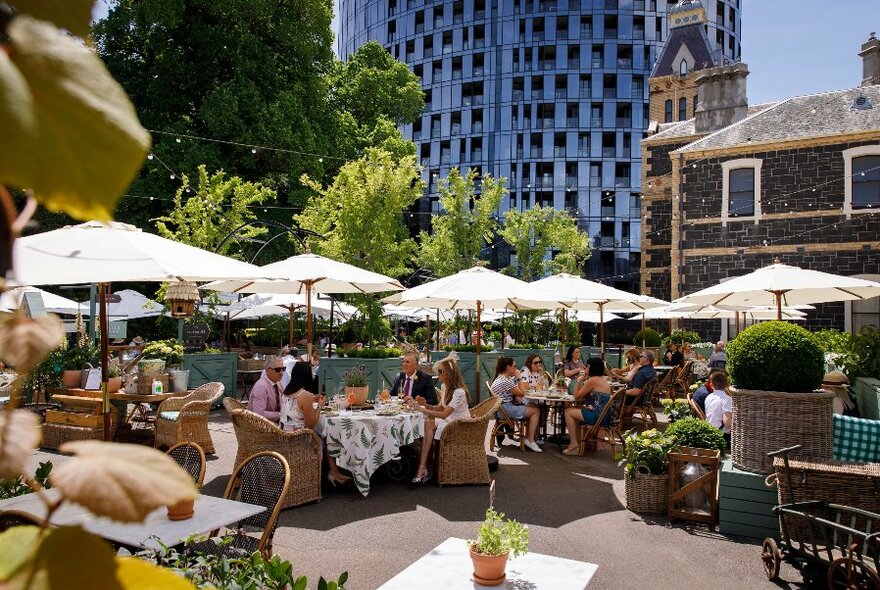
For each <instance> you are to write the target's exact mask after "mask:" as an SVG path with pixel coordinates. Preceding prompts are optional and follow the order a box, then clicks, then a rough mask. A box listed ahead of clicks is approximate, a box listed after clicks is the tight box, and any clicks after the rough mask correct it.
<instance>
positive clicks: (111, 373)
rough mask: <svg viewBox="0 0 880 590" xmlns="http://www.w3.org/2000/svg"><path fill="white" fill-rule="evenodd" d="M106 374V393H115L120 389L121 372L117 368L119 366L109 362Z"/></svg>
mask: <svg viewBox="0 0 880 590" xmlns="http://www.w3.org/2000/svg"><path fill="white" fill-rule="evenodd" d="M107 374H108V377H109V379H107V392H108V393H116V392H117V391H119V390H120V389H122V370H121V369H120V368H119V365H118V364H116V363H115V362H111V363H110V365H109V366H108V367H107Z"/></svg>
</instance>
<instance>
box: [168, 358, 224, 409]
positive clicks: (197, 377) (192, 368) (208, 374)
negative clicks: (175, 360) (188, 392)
mask: <svg viewBox="0 0 880 590" xmlns="http://www.w3.org/2000/svg"><path fill="white" fill-rule="evenodd" d="M182 368H183V369H188V370H189V388H190V389H195V388H196V387H198V386H199V385H204V384H205V383H211V382H213V381H219V382H220V383H222V384H223V396H224V397H225V396H227V395H229V396H232V397H235V390H236V387H237V383H238V374H237V371H238V355H237V354H236V353H234V352H218V353H215V354H185V355H183V367H182ZM221 402H222V398H221V400H218V402H217V404H215V405H214V407H215V408H216V407H219V406H220V404H221Z"/></svg>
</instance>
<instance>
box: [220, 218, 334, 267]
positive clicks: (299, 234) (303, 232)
mask: <svg viewBox="0 0 880 590" xmlns="http://www.w3.org/2000/svg"><path fill="white" fill-rule="evenodd" d="M257 225H263V226H268V227H273V228H276V229H279V230H281V231H279V232H278V233H277V234H275V235H274V236H272V237H271V238H269V239H268V240H266V241H265V242H264V243H263V245H262V246H260V248H259V249H258V250H257V251H256V253H254V255H253V256H251V259H250V260H248V262H250V263H251V264H253V263H254V261H255V260H256V259H257V257H258V256H259V255H260V254H261V253H262V252H263V250H265V249H266V246H268V245H269V244H271V243H272V242H274V241H275V240H277V239H278V238H279V237H281V236H284V235H291V236H293V237H294V238H296V239H297V241H298V242H299V243H300V245H301V246H303V247H304V246H305V240H306V238H307V237H315V238H320V239H322V240H325V239H327V238H326V237H325V236H323V235H321V234H319V233H317V232H314V231H312V230H310V229H304V228H302V227H298V228H296V229H294V228H292V227H290V226H289V225H287V224H285V223H281V222H280V221H275V220H274V219H254V220H251V221H247V222H245V223H242V224H241V225H239V226H238V227H237V228H235V229H234V230H232V231H231V232H229V233H228V234H226V237H224V238H223V240H221V241H220V243H219V244H218V245H217V247H216V248H215V249H214V252H216V253H218V254H219V253H220V250H221V249H222V248H223V246H225V245H226V242H228V241H229V240H230V239H232V238H234V237H235V236H237V235H238V233H239V232H240V231H242V230H243V229H244V228H246V227H252V226H257Z"/></svg>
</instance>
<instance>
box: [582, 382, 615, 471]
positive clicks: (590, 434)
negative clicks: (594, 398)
mask: <svg viewBox="0 0 880 590" xmlns="http://www.w3.org/2000/svg"><path fill="white" fill-rule="evenodd" d="M624 397H626V394H625V393H624V390H623V389H618V390H617V391H615V392H614V393H612V394H611V398H610V399H609V400H608V403H606V404H605V406H604V407H603V408H602V411H601V412H600V413H599V417H598V419H597V420H596V422H595V423H594V424H582V425H580V432H581V436H580V440H579V441H578V454H579V455H581V456H583V454H584V451H585V450H586V448H587V443H588V442H589V441H593V440H599V431H600V430H601V429H603V428H604V429H605V431H606V432H609V433H610V432H611V430H612V429H613V428H614V427H615V420H616V421H617V423H619V422H620V413H621V412H620V405H621V401H622V399H621V398H624ZM609 414H610V416H611V418H610V419H609V421H608V424H606V425H605V426H602V423H603V422H604V421H605V418H606V417H607V416H609ZM618 430H619V428H618ZM605 440H609V441H610V440H611V436H610V434H609V436H606V437H605ZM610 444H611V456H612V457H613V456H614V446H615V444H614V443H613V442H611V443H610Z"/></svg>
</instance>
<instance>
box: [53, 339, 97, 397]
mask: <svg viewBox="0 0 880 590" xmlns="http://www.w3.org/2000/svg"><path fill="white" fill-rule="evenodd" d="M97 359H98V350H97V349H96V348H95V347H94V346H88V347H79V346H74V347H72V348H68V349H67V350H65V351H64V354H63V355H62V357H61V383H62V385H64V387H69V388H75V387H79V386H80V385H81V383H82V372H83V369H86V368H88V367H90V366H91V365H92V364H93V363H95V362H96V361H97Z"/></svg>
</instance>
